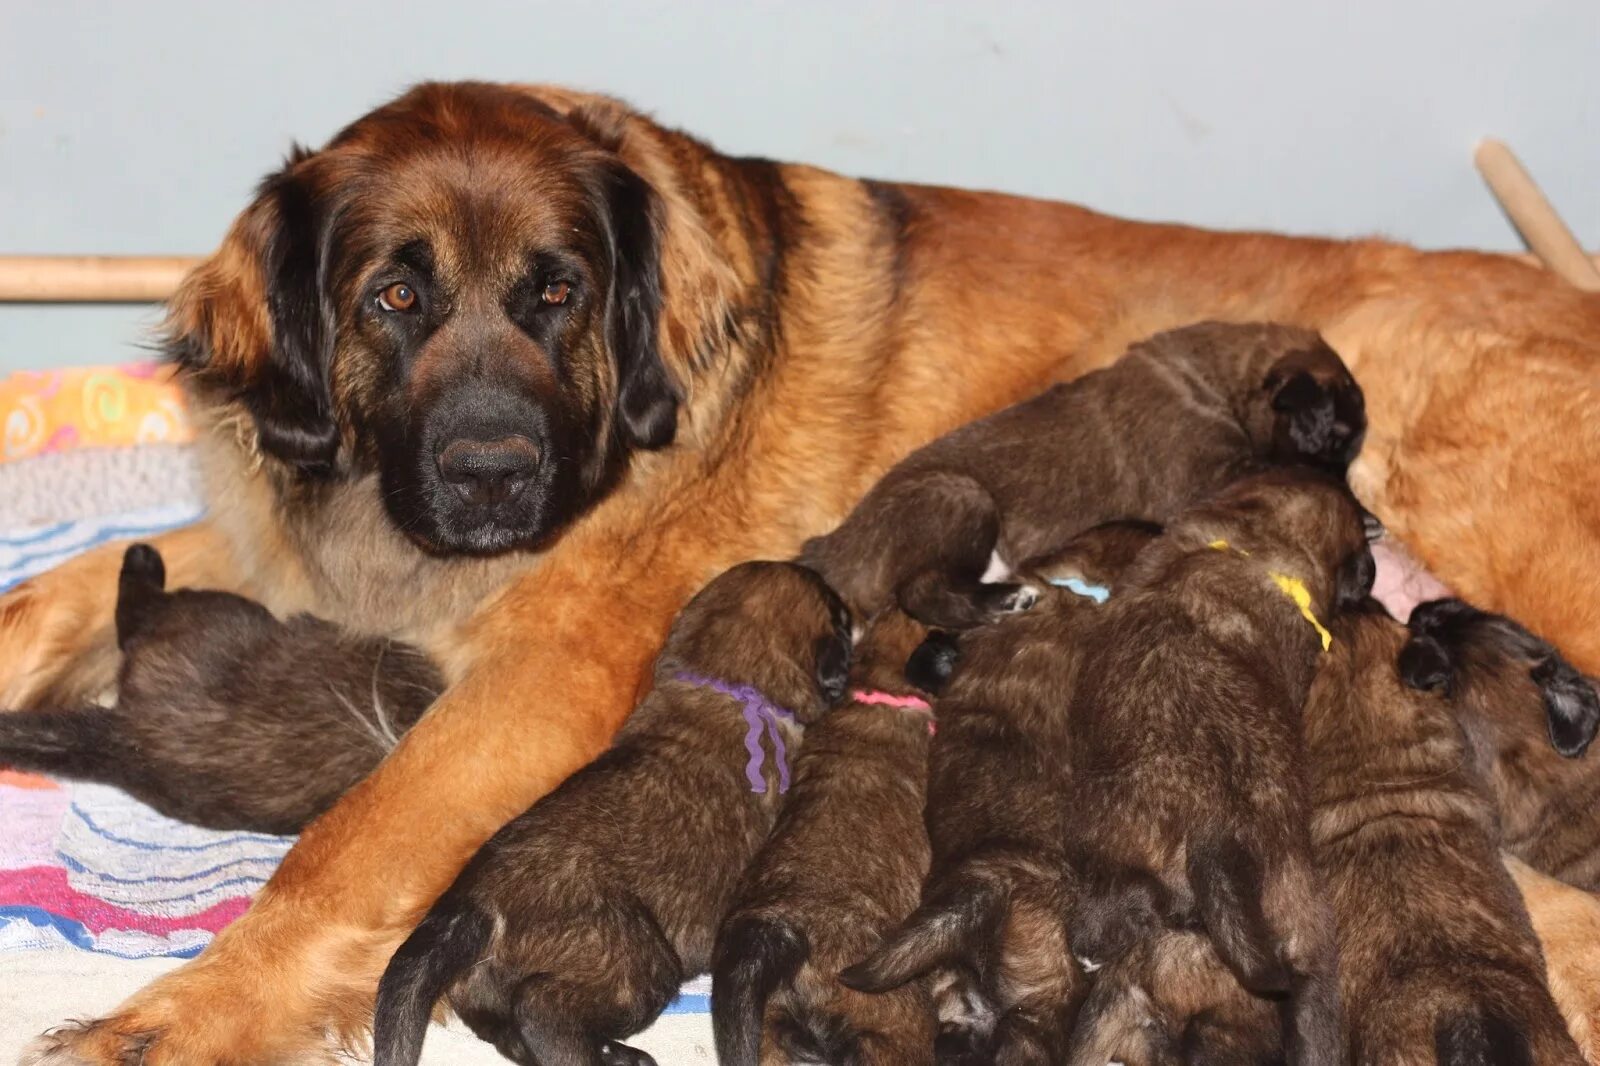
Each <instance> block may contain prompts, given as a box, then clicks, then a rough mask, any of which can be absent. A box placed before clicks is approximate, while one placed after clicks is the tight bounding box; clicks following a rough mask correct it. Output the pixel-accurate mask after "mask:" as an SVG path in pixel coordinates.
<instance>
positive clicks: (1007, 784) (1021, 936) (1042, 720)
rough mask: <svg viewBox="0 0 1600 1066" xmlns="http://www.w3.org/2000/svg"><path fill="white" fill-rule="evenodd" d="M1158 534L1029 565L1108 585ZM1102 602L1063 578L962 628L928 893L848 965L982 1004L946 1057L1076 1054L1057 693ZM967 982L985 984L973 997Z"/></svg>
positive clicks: (860, 979) (931, 792) (1089, 546)
mask: <svg viewBox="0 0 1600 1066" xmlns="http://www.w3.org/2000/svg"><path fill="white" fill-rule="evenodd" d="M1151 536H1152V534H1151V531H1150V529H1149V528H1148V527H1146V526H1143V525H1140V524H1132V525H1125V524H1112V525H1108V526H1102V527H1099V528H1096V529H1093V530H1090V531H1089V532H1087V533H1085V534H1083V535H1081V536H1080V537H1079V538H1078V539H1077V540H1076V541H1074V542H1073V544H1072V545H1070V546H1069V548H1068V549H1067V552H1066V557H1064V558H1060V559H1054V560H1040V561H1039V562H1038V563H1037V564H1036V565H1035V566H1034V567H1033V569H1034V570H1035V571H1036V572H1039V573H1045V574H1048V573H1057V574H1071V575H1074V576H1078V577H1080V579H1082V580H1085V581H1087V582H1090V583H1091V587H1095V588H1104V587H1106V586H1110V585H1114V584H1115V583H1116V580H1117V577H1118V575H1117V574H1116V573H1114V572H1107V571H1106V570H1104V569H1100V568H1098V567H1097V566H1096V563H1097V562H1104V561H1106V560H1116V561H1122V560H1126V559H1128V558H1130V557H1132V556H1133V555H1135V554H1136V553H1137V551H1138V549H1139V548H1141V547H1143V546H1144V545H1145V544H1147V543H1148V542H1149V540H1150V538H1151ZM1099 601H1100V597H1099V596H1096V595H1091V594H1087V593H1080V592H1077V591H1074V590H1072V589H1070V588H1068V587H1062V588H1059V589H1054V590H1052V591H1051V592H1049V593H1047V594H1046V597H1045V599H1044V600H1043V601H1042V602H1040V603H1039V604H1038V605H1037V606H1036V607H1035V608H1034V609H1033V610H1031V611H1028V612H1026V613H1023V614H1018V615H1013V616H1008V617H1006V618H1004V619H1002V620H1000V621H999V622H997V623H995V624H994V625H992V626H986V627H983V628H979V629H973V630H971V631H969V632H966V633H963V634H962V635H961V638H960V656H959V660H958V664H957V667H956V670H955V673H954V675H953V676H952V678H951V680H950V683H949V686H948V688H947V689H946V690H945V692H944V693H943V694H942V695H941V696H940V698H939V701H938V706H937V713H938V716H939V731H938V734H937V735H936V736H935V737H934V743H933V746H932V752H931V757H930V764H929V769H928V803H927V826H928V835H929V841H930V844H931V846H932V867H931V873H930V876H929V878H928V881H927V884H926V885H925V886H924V888H923V891H922V904H921V906H920V907H919V908H918V909H917V911H916V912H915V913H914V914H913V915H912V916H911V917H910V918H909V919H908V920H907V921H906V922H905V923H904V924H903V925H901V927H900V928H899V929H898V930H896V931H895V932H894V933H893V934H891V935H890V936H889V937H888V939H887V941H886V942H885V943H884V944H883V945H882V946H881V947H880V948H879V949H878V950H877V951H875V952H874V953H873V954H872V955H871V956H870V957H868V958H867V959H866V960H864V961H863V962H861V963H860V964H858V965H856V966H853V967H851V968H850V969H849V970H846V971H845V972H844V973H843V974H842V975H841V980H842V981H843V982H844V983H845V984H846V985H848V986H850V987H851V988H856V989H860V990H862V991H867V992H886V991H888V990H890V989H897V988H900V987H901V986H903V985H905V984H907V983H908V982H911V981H913V980H915V979H918V978H920V977H922V976H923V975H925V974H929V973H930V972H931V971H935V970H937V971H939V972H938V973H937V974H935V975H934V983H935V984H936V985H937V986H939V987H940V988H942V989H945V990H946V995H947V997H948V1002H953V1003H959V1002H963V1001H967V1002H970V1003H971V1006H972V1008H973V1009H972V1010H971V1013H970V1015H969V1016H967V1017H950V1016H948V1015H946V1016H944V1017H942V1018H941V1021H942V1022H943V1024H944V1028H945V1032H944V1033H942V1034H941V1040H940V1043H941V1048H942V1050H943V1052H944V1055H942V1056H941V1058H942V1059H960V1060H961V1061H972V1062H984V1061H1001V1062H1006V1063H1029V1062H1037V1063H1059V1062H1060V1061H1061V1057H1062V1055H1063V1054H1064V1052H1065V1049H1066V1042H1067V1039H1068V1036H1069V1034H1070V1032H1071V1028H1072V1021H1073V1018H1074V1016H1075V1014H1076V1009H1077V1005H1078V1000H1079V998H1080V997H1081V995H1082V993H1083V990H1084V979H1083V974H1082V972H1081V971H1080V970H1079V968H1078V965H1077V963H1076V962H1075V961H1074V960H1073V958H1072V952H1071V950H1070V948H1069V945H1068V941H1067V935H1066V920H1065V919H1066V913H1067V907H1068V904H1069V903H1070V901H1071V899H1072V895H1073V892H1074V889H1075V885H1074V884H1073V883H1072V881H1071V878H1070V875H1069V871H1068V869H1067V866H1066V863H1065V861H1064V857H1063V855H1062V853H1061V841H1062V833H1063V826H1062V809H1061V805H1060V799H1059V793H1060V787H1061V782H1062V774H1063V770H1064V764H1063V760H1064V757H1065V745H1066V719H1065V716H1064V711H1065V707H1064V706H1063V704H1062V697H1063V695H1064V694H1065V693H1068V692H1070V691H1071V690H1072V687H1073V685H1074V684H1075V681H1076V673H1077V670H1078V669H1079V666H1080V663H1081V657H1080V656H1079V655H1078V654H1077V653H1076V649H1075V647H1074V643H1073V642H1074V639H1075V633H1076V631H1077V630H1078V629H1079V627H1080V626H1081V625H1082V624H1083V623H1082V621H1081V618H1082V616H1083V615H1084V614H1086V613H1089V614H1092V613H1095V612H1098V611H1100V610H1103V608H1102V607H1101V606H1100V603H1099ZM968 982H972V983H975V985H976V995H975V996H968V997H963V995H962V994H961V993H960V990H961V989H962V988H963V986H965V985H966V984H967V983H968ZM1102 1066H1103V1064H1102Z"/></svg>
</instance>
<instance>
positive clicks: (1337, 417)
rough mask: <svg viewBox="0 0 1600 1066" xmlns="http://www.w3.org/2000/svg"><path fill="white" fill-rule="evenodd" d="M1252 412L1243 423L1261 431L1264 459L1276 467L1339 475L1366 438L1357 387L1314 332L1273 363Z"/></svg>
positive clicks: (1364, 407)
mask: <svg viewBox="0 0 1600 1066" xmlns="http://www.w3.org/2000/svg"><path fill="white" fill-rule="evenodd" d="M1297 332H1303V331H1297ZM1253 407H1254V410H1253V412H1252V414H1251V416H1250V417H1249V418H1247V424H1251V425H1253V426H1257V427H1260V429H1259V430H1257V432H1258V433H1259V435H1260V436H1262V437H1263V438H1264V439H1263V443H1264V444H1266V445H1267V448H1266V452H1267V455H1268V457H1269V458H1271V459H1273V460H1274V461H1276V462H1281V463H1307V464H1310V465H1312V466H1316V467H1321V468H1322V469H1325V470H1332V471H1335V472H1337V473H1340V474H1342V473H1344V471H1345V468H1346V467H1348V466H1349V465H1350V463H1351V462H1352V461H1353V460H1354V459H1355V457H1356V455H1357V454H1359V453H1360V451H1361V442H1362V441H1363V440H1365V439H1366V435H1367V405H1366V398H1365V397H1364V396H1363V395H1362V392H1361V386H1360V385H1357V384H1356V380H1355V378H1354V377H1352V376H1351V374H1350V371H1349V369H1348V368H1346V367H1345V365H1344V361H1343V360H1342V359H1340V358H1339V355H1338V353H1337V352H1335V351H1334V350H1333V349H1332V348H1330V347H1328V345H1327V343H1326V342H1325V341H1323V340H1322V338H1321V337H1318V336H1317V335H1315V334H1312V333H1306V334H1305V337H1304V345H1303V346H1297V347H1295V348H1293V349H1291V350H1289V351H1287V352H1285V353H1284V354H1283V355H1281V356H1280V357H1279V358H1278V359H1277V360H1276V361H1275V362H1273V364H1272V365H1271V367H1270V368H1269V369H1268V370H1267V373H1266V376H1265V377H1264V378H1263V379H1262V382H1261V389H1260V391H1259V393H1258V394H1257V395H1256V397H1255V400H1254V405H1253Z"/></svg>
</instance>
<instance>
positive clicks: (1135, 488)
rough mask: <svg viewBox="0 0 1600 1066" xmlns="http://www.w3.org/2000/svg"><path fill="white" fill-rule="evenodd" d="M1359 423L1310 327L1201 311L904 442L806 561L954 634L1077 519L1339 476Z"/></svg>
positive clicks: (862, 605) (865, 596)
mask: <svg viewBox="0 0 1600 1066" xmlns="http://www.w3.org/2000/svg"><path fill="white" fill-rule="evenodd" d="M1365 431H1366V412H1365V407H1364V404H1363V400H1362V395H1361V389H1360V388H1359V387H1358V386H1357V385H1356V383H1355V380H1354V379H1353V378H1352V377H1351V376H1350V373H1349V371H1347V370H1346V369H1345V366H1344V364H1343V363H1342V362H1341V361H1340V360H1339V357H1338V355H1336V354H1335V353H1334V351H1333V349H1331V348H1329V347H1328V346H1327V345H1326V344H1325V343H1324V342H1323V341H1322V339H1321V338H1320V337H1319V336H1317V334H1315V333H1313V332H1310V331H1308V330H1303V329H1297V328H1294V327H1291V326H1281V325H1273V324H1260V323H1258V324H1251V325H1231V324H1227V323H1221V322H1207V323H1202V324H1200V325H1195V326H1189V327H1186V328H1184V329H1177V330H1172V331H1170V332H1167V333H1161V334H1158V335H1156V336H1155V337H1152V338H1150V339H1149V340H1146V341H1143V342H1141V343H1139V344H1136V345H1134V346H1133V347H1132V348H1130V349H1129V350H1128V352H1127V353H1126V354H1125V355H1123V356H1122V358H1121V359H1119V360H1118V361H1117V362H1116V363H1114V364H1113V365H1111V366H1109V367H1106V368H1104V369H1102V370H1098V371H1095V372H1093V373H1091V374H1086V375H1084V376H1083V377H1081V378H1078V379H1077V380H1075V381H1072V382H1069V383H1066V384H1062V385H1057V386H1055V387H1054V388H1051V389H1049V390H1047V391H1046V392H1044V393H1042V394H1041V395H1039V396H1036V397H1034V398H1033V399H1031V400H1027V401H1025V402H1023V403H1019V404H1017V405H1015V406H1013V407H1009V408H1007V409H1006V410H1004V411H1000V412H998V413H997V414H994V415H991V416H990V417H988V418H985V419H981V420H979V421H977V422H973V423H971V424H969V425H966V426H963V427H961V428H960V429H957V430H954V431H953V432H951V433H947V434H945V435H944V436H943V437H941V438H939V439H938V440H936V441H934V442H932V443H931V444H928V445H926V446H925V447H923V448H920V449H918V450H917V451H915V452H913V453H911V455H909V456H908V457H906V458H905V459H904V460H902V461H901V462H900V463H899V464H898V465H897V466H895V467H894V468H893V469H891V470H890V471H889V472H888V473H887V474H885V475H884V477H883V479H882V480H881V481H879V482H878V483H877V485H875V486H874V487H873V488H872V490H871V491H870V492H868V493H867V495H866V496H865V497H864V498H863V499H862V500H861V502H860V503H859V504H857V505H856V508H855V510H854V511H852V512H851V513H850V515H849V516H848V517H847V518H846V519H845V520H844V522H843V523H842V524H841V525H840V526H839V528H838V529H836V530H834V531H833V532H832V533H829V534H828V535H827V536H824V537H819V538H816V539H813V540H812V541H810V542H809V543H808V544H807V545H806V547H805V549H804V551H803V552H802V555H801V561H802V562H805V563H807V564H808V565H810V566H812V567H814V568H816V569H817V571H818V572H819V573H821V574H822V575H823V577H825V578H826V579H827V580H828V582H829V583H830V584H831V585H832V586H833V587H834V588H836V589H838V590H839V594H840V595H841V596H843V597H844V599H845V602H846V603H848V604H850V606H851V608H852V609H853V610H855V612H856V613H857V614H858V615H859V616H861V617H871V616H872V615H873V614H875V613H877V612H878V611H879V610H881V609H882V608H884V607H886V606H888V605H889V604H890V603H891V602H894V601H896V600H897V601H898V602H899V604H900V606H902V607H903V608H904V609H905V610H907V611H908V612H910V613H911V614H912V615H914V616H915V617H917V618H919V619H921V620H922V621H924V622H927V623H928V624H929V625H935V626H943V627H947V628H965V627H967V626H972V625H976V624H978V623H980V622H983V621H986V620H987V619H988V618H990V617H991V616H993V615H994V614H996V613H1004V612H1008V611H1013V610H1017V609H1021V608H1024V607H1026V606H1027V605H1028V604H1029V603H1031V602H1032V598H1033V595H1034V593H1033V590H1032V589H1030V588H1029V587H1028V586H1025V585H1022V584H1019V583H1016V582H1007V581H1005V577H1006V576H1007V574H1008V573H1009V572H1010V571H1012V570H1014V569H1015V568H1016V567H1017V566H1018V565H1019V564H1021V563H1022V562H1024V561H1025V560H1027V559H1029V558H1031V557H1034V556H1038V555H1043V554H1046V553H1048V552H1050V551H1052V550H1053V549H1055V548H1058V547H1060V546H1061V545H1062V544H1063V543H1064V542H1065V541H1066V540H1068V539H1070V538H1071V537H1072V535H1074V534H1076V533H1077V532H1079V531H1081V530H1083V529H1086V528H1088V527H1090V526H1093V525H1095V524H1097V523H1100V522H1105V521H1108V520H1111V519H1116V518H1122V517H1128V516H1132V517H1138V518H1148V519H1153V520H1164V519H1166V518H1168V517H1170V516H1171V515H1173V514H1175V513H1177V512H1178V511H1181V510H1182V509H1183V508H1184V507H1186V506H1188V505H1189V504H1191V503H1194V502H1196V501H1198V500H1200V499H1203V498H1205V497H1206V496H1209V495H1210V494H1211V493H1213V492H1215V491H1216V490H1217V489H1220V488H1222V487H1223V486H1224V485H1226V484H1228V483H1229V482H1231V481H1233V480H1235V479H1236V478H1238V477H1240V476H1241V475H1243V474H1245V473H1247V472H1248V471H1250V470H1252V469H1255V468H1258V467H1260V466H1263V465H1267V464H1277V463H1300V462H1306V463H1312V464H1316V465H1320V466H1325V467H1328V468H1330V469H1333V470H1336V471H1338V472H1340V473H1342V472H1343V471H1344V469H1345V467H1346V466H1347V465H1348V464H1349V462H1350V460H1351V459H1352V458H1354V456H1355V454H1356V452H1357V451H1358V450H1359V449H1360V447H1361V441H1362V438H1363V436H1364V434H1365ZM929 514H937V515H939V521H938V522H937V523H934V524H931V525H930V524H929V523H928V522H927V521H926V516H927V515H929ZM986 582H987V583H986Z"/></svg>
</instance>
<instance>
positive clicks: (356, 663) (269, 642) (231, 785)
mask: <svg viewBox="0 0 1600 1066" xmlns="http://www.w3.org/2000/svg"><path fill="white" fill-rule="evenodd" d="M164 584H165V570H164V567H163V564H162V560H161V557H160V555H159V554H158V553H156V552H155V551H154V549H151V548H149V547H148V546H145V545H134V546H133V547H131V548H129V549H128V551H127V553H126V555H125V557H124V562H123V568H122V573H121V575H120V577H119V585H118V600H117V608H116V623H117V641H118V644H119V645H120V646H121V648H122V651H123V664H122V667H121V669H120V671H119V673H118V681H117V696H116V702H115V703H114V704H112V705H111V706H109V707H83V708H71V709H51V710H40V711H29V712H18V713H14V714H7V715H0V762H7V763H11V764H13V765H18V766H21V767H24V768H29V769H35V770H39V771H42V772H47V773H54V774H58V775H61V776H65V777H75V778H82V779H88V780H95V781H102V782H105V783H107V784H113V785H117V786H119V787H121V788H123V789H125V790H127V791H128V792H130V793H132V794H133V795H135V796H136V797H138V798H139V799H141V800H143V801H144V802H146V803H149V804H150V805H151V806H153V807H155V808H156V809H158V810H160V811H161V812H162V813H164V814H167V815H169V816H171V817H175V818H180V819H183V820H185V821H190V822H194V823H196V824H199V825H207V826H212V827H214V828H219V829H247V830H254V831H259V832H270V833H293V832H297V831H298V830H299V829H300V828H302V827H303V826H304V825H305V823H306V822H308V821H310V820H311V819H312V818H314V817H316V816H317V815H318V814H320V813H321V812H322V811H324V810H326V809H327V808H328V807H329V806H331V805H332V804H333V802H334V801H335V800H336V799H338V798H339V796H341V795H342V794H343V793H344V792H345V791H347V790H348V789H349V788H351V787H352V786H353V785H355V784H356V782H358V781H360V780H361V778H362V777H364V776H365V775H366V774H367V773H369V772H371V770H372V768H373V767H375V766H376V765H377V764H378V762H379V761H381V760H382V758H383V757H384V756H385V755H386V754H388V752H389V751H390V750H391V749H392V748H393V747H394V746H395V744H397V743H398V742H399V739H400V737H401V735H403V734H404V733H405V731H406V730H407V729H409V728H410V727H411V726H412V725H413V724H415V722H416V720H417V719H418V718H419V717H421V715H422V713H423V712H424V711H425V710H427V708H428V705H429V704H430V703H432V702H433V699H434V697H435V696H436V695H437V694H438V693H439V692H440V691H441V690H442V689H443V687H444V679H443V677H442V676H441V675H440V673H439V671H438V670H437V668H435V667H434V666H433V664H432V663H431V662H430V661H429V660H428V659H427V657H426V656H424V655H423V654H422V653H421V652H420V651H418V650H416V649H414V648H411V647H409V646H406V645H402V644H398V643H395V642H391V641H387V640H381V639H375V638H362V637H357V636H354V635H352V634H348V633H346V632H344V631H342V630H340V629H339V628H338V627H336V626H334V625H332V624H330V623H327V622H324V621H321V620H319V619H315V618H312V617H310V616H305V615H302V616H298V617H295V618H291V619H289V620H288V621H285V622H280V621H279V620H278V619H276V618H275V617H273V615H272V614H271V612H269V611H268V610H267V609H266V608H264V607H262V606H261V605H260V604H257V603H255V602H253V601H251V600H247V599H245V598H244V597H241V596H236V595H233V594H231V593H225V592H212V591H203V590H190V589H180V590H176V591H171V592H169V591H166V590H165V589H164ZM135 753H136V754H135Z"/></svg>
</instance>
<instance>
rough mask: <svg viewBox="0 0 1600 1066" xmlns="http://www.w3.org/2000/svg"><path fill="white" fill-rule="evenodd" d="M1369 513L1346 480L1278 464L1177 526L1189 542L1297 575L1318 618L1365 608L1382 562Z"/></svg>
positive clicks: (1237, 484)
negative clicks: (1376, 556)
mask: <svg viewBox="0 0 1600 1066" xmlns="http://www.w3.org/2000/svg"><path fill="white" fill-rule="evenodd" d="M1366 516H1367V511H1366V509H1365V508H1363V507H1362V506H1361V504H1360V503H1358V502H1357V501H1356V498H1355V497H1354V496H1353V495H1351V493H1350V489H1349V488H1348V487H1347V486H1346V485H1345V483H1344V481H1343V480H1342V479H1341V478H1339V477H1336V476H1334V475H1332V474H1329V473H1326V472H1323V471H1320V470H1316V469H1313V468H1310V467H1305V466H1300V467H1279V468H1276V469H1272V470H1268V471H1265V472H1263V473H1260V474H1255V475H1252V476H1250V477H1247V478H1241V479H1240V480H1239V481H1236V482H1234V483H1233V484H1232V485H1230V486H1228V487H1227V488H1226V489H1224V490H1222V492H1220V493H1218V494H1217V495H1216V496H1215V497H1213V498H1212V499H1211V500H1209V501H1207V502H1206V503H1204V504H1202V505H1200V506H1199V507H1196V508H1194V509H1193V510H1192V511H1190V512H1188V513H1187V514H1185V515H1184V516H1183V517H1182V518H1181V519H1179V520H1178V521H1177V522H1175V523H1173V528H1174V529H1175V530H1180V531H1181V533H1182V535H1183V537H1184V538H1185V540H1186V541H1188V542H1191V543H1192V542H1194V541H1199V542H1200V543H1202V544H1210V543H1213V542H1217V541H1221V542H1225V543H1226V544H1227V545H1228V546H1229V547H1231V548H1233V549H1235V550H1238V551H1242V552H1246V553H1248V554H1249V555H1250V556H1251V557H1253V558H1255V559H1256V560H1257V561H1259V562H1260V563H1261V564H1262V565H1264V566H1266V567H1267V568H1268V569H1270V570H1273V571H1276V572H1279V573H1282V574H1285V575H1288V576H1291V577H1295V578H1299V579H1300V580H1301V581H1303V582H1304V583H1305V585H1306V588H1307V590H1308V591H1309V592H1310V594H1311V598H1312V607H1313V609H1314V610H1315V611H1316V613H1317V616H1318V617H1320V618H1327V617H1328V615H1329V614H1331V613H1332V612H1333V611H1334V610H1336V609H1341V610H1342V609H1349V608H1352V607H1355V606H1357V605H1359V604H1361V603H1362V602H1363V601H1364V600H1366V598H1367V597H1368V596H1369V595H1370V594H1371V592H1372V584H1373V581H1374V579H1375V578H1376V576H1377V564H1376V563H1375V562H1374V561H1373V558H1372V549H1371V547H1370V545H1369V544H1368V541H1367V521H1366Z"/></svg>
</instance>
